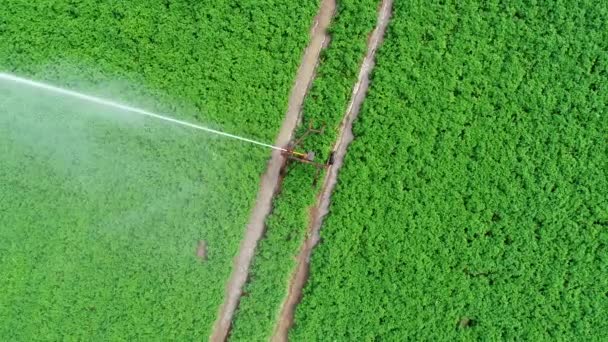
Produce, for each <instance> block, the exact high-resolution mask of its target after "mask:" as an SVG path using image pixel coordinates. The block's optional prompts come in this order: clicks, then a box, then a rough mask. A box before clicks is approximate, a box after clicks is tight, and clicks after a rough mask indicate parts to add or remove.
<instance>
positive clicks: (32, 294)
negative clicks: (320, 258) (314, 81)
mask: <svg viewBox="0 0 608 342" xmlns="http://www.w3.org/2000/svg"><path fill="white" fill-rule="evenodd" d="M315 10H316V2H307V3H303V4H302V3H293V2H290V1H267V2H258V1H240V2H239V4H234V3H233V2H230V1H219V2H218V1H214V2H206V3H201V2H197V3H196V4H191V3H190V2H186V1H172V2H171V3H169V2H166V1H146V2H141V1H120V2H115V1H111V2H104V3H99V2H94V1H81V2H78V3H75V2H72V1H35V2H31V1H21V0H9V1H4V2H3V3H2V10H1V11H0V70H3V71H7V72H15V73H17V74H20V75H23V76H30V77H34V78H36V79H39V80H46V81H50V82H51V83H55V84H58V85H62V86H66V87H69V88H73V89H75V90H85V91H87V92H89V93H93V94H97V95H102V96H106V97H112V98H113V99H116V100H119V101H122V102H126V103H130V104H135V105H140V106H142V107H144V108H145V109H148V110H153V111H157V112H160V113H163V114H164V113H167V114H169V115H172V116H174V117H179V118H183V119H187V120H189V121H193V122H200V123H203V124H207V125H211V126H212V127H213V128H217V129H222V130H227V131H229V132H230V133H235V134H243V135H245V136H247V137H250V138H255V139H260V140H264V141H272V139H274V137H275V135H276V133H277V131H278V129H279V126H280V123H281V122H282V119H283V116H284V110H285V108H286V104H287V95H288V93H289V89H290V88H291V85H292V83H293V77H294V75H295V71H296V68H297V65H298V63H299V59H300V54H301V52H302V51H303V48H304V46H305V44H306V40H307V33H308V29H309V27H310V22H311V18H312V15H313V13H314V12H315ZM0 152H1V155H2V162H1V163H0V274H2V277H0V288H2V291H0V321H1V322H2V324H0V339H2V340H32V339H45V340H65V339H76V340H83V339H84V340H90V339H93V340H116V339H125V340H153V339H162V340H193V339H205V338H207V336H208V335H209V333H210V329H211V326H212V324H213V321H214V320H215V318H216V314H217V311H218V307H219V305H220V304H221V302H222V300H223V294H224V285H225V282H226V281H227V279H228V276H229V274H230V272H231V266H232V258H233V256H234V255H235V253H236V252H237V249H238V245H239V241H240V240H241V238H242V235H243V231H244V229H245V226H246V222H247V220H248V215H249V211H250V208H251V206H252V205H253V202H254V200H255V195H256V192H257V190H258V181H259V175H260V174H261V173H262V172H263V169H264V166H265V162H266V160H267V158H268V156H269V153H268V151H267V150H264V149H259V148H256V147H253V146H248V145H244V144H242V143H240V142H235V141H229V140H224V139H222V138H217V137H210V136H207V135H204V134H202V133H200V132H196V131H187V130H184V129H182V128H178V127H172V126H170V125H166V124H163V123H159V122H155V121H150V120H146V119H142V118H133V117H129V116H128V114H125V113H117V112H114V111H113V110H109V109H107V108H101V107H98V106H89V105H87V104H83V103H80V102H78V101H72V100H65V99H60V98H56V97H52V96H48V95H45V94H43V93H39V92H33V91H31V90H28V89H24V88H21V87H19V88H15V87H13V86H11V85H8V84H6V83H4V82H2V83H0ZM243 156H247V157H246V158H243ZM199 240H205V241H207V245H208V257H209V258H208V261H207V262H204V263H201V262H199V261H198V260H197V258H196V257H195V255H196V246H197V243H198V241H199Z"/></svg>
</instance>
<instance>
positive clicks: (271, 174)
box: [210, 0, 336, 341]
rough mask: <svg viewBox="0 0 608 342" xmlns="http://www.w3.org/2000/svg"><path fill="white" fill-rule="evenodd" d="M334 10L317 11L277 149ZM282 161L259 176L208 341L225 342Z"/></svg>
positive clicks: (330, 6) (330, 3) (294, 118)
mask: <svg viewBox="0 0 608 342" xmlns="http://www.w3.org/2000/svg"><path fill="white" fill-rule="evenodd" d="M335 8H336V2H335V0H322V1H321V4H320V7H319V11H318V13H317V15H316V16H315V19H314V22H313V26H312V28H311V31H310V43H309V45H308V47H307V48H306V50H305V52H304V54H303V56H302V62H301V63H300V66H299V68H298V72H297V76H296V79H295V82H294V86H293V88H292V90H291V94H290V97H289V102H288V108H287V113H286V116H285V119H284V121H283V124H282V126H281V130H280V131H279V135H278V137H277V139H276V141H275V145H276V146H285V145H287V143H288V142H289V141H290V139H291V136H292V134H293V132H294V130H295V129H296V126H297V123H298V119H299V114H300V111H301V108H302V104H303V102H304V98H305V96H306V93H307V91H308V89H309V87H310V85H311V84H312V81H313V78H314V71H315V68H316V66H317V64H318V61H319V58H320V53H321V50H322V49H323V48H324V47H325V46H326V44H327V40H328V36H327V29H328V27H329V24H330V22H331V19H332V17H333V15H334V12H335ZM283 158H284V157H283V156H282V154H281V152H280V151H273V153H272V157H271V159H270V161H269V162H268V168H267V170H266V172H265V173H264V175H263V176H262V180H261V185H260V190H259V192H258V195H257V199H256V202H255V206H254V208H253V210H252V213H251V218H250V220H249V223H248V224H247V229H246V231H245V236H244V238H243V240H242V242H241V247H240V249H239V254H238V255H237V257H236V258H235V261H234V268H233V271H232V275H231V276H230V280H229V282H228V284H227V285H226V294H225V299H224V303H223V304H222V305H221V307H220V309H219V312H218V318H217V320H216V322H215V324H214V327H213V332H212V335H211V336H210V340H211V341H225V340H226V339H227V337H228V334H229V332H230V327H231V323H232V317H233V315H234V312H235V310H236V307H237V306H238V303H239V300H240V297H241V295H242V290H243V286H244V284H245V283H246V281H247V276H248V274H249V267H250V265H251V261H252V259H253V256H254V254H255V249H256V246H257V243H258V241H259V240H260V238H261V237H262V235H263V233H264V228H265V220H266V217H267V216H268V214H269V213H270V211H271V210H272V198H273V197H274V195H275V193H276V191H277V189H278V187H279V183H280V175H279V173H280V169H281V167H282V165H283Z"/></svg>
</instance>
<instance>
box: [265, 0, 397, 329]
mask: <svg viewBox="0 0 608 342" xmlns="http://www.w3.org/2000/svg"><path fill="white" fill-rule="evenodd" d="M392 6H393V0H383V1H382V4H381V6H380V10H379V11H378V23H377V24H376V28H375V29H374V31H373V32H372V34H371V36H370V37H369V39H368V42H367V53H366V55H365V59H364V60H363V63H362V65H361V70H360V71H359V78H358V80H357V83H356V84H355V87H354V89H353V93H352V97H351V102H350V103H349V105H348V108H347V110H346V114H345V116H344V119H343V121H342V126H341V128H340V134H339V136H338V140H337V142H336V145H335V148H334V151H335V154H334V156H335V159H334V164H333V165H332V166H331V167H330V168H329V169H328V171H327V176H326V178H325V182H324V184H323V187H322V189H321V192H320V193H319V195H318V196H317V205H316V206H315V207H314V208H313V209H311V220H310V225H309V227H308V238H307V239H306V241H305V242H304V244H303V245H302V247H301V249H300V254H299V255H298V267H297V269H296V271H295V273H294V274H293V276H292V280H291V284H290V288H289V294H288V296H287V299H286V300H285V301H284V303H283V307H282V310H281V316H280V317H279V321H278V324H277V327H276V329H275V333H274V336H273V338H272V340H273V341H287V340H288V333H289V329H290V328H291V326H292V325H293V319H294V314H295V310H296V307H297V305H298V303H299V302H300V300H301V297H302V290H303V288H304V285H305V284H306V281H307V280H308V274H309V270H310V264H309V262H310V255H311V253H312V250H313V248H314V247H315V245H316V244H317V243H318V242H319V238H320V235H319V231H320V230H321V225H322V223H323V218H324V217H325V215H327V213H328V211H329V204H330V197H331V194H332V192H333V189H334V187H335V185H336V182H337V180H338V172H339V170H340V168H341V167H342V164H343V162H344V156H345V154H346V149H347V148H348V145H349V144H350V143H351V142H352V140H353V133H352V124H353V121H354V120H355V119H356V117H357V115H358V114H359V110H360V108H361V104H362V103H363V100H364V99H365V95H366V93H367V89H368V88H369V76H370V73H371V71H372V69H373V68H374V65H375V59H374V58H375V55H376V50H377V48H378V46H379V45H380V44H381V43H382V40H383V37H384V33H385V32H386V28H387V26H388V22H389V19H390V16H391V9H392Z"/></svg>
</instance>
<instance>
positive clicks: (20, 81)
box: [0, 72, 286, 151]
mask: <svg viewBox="0 0 608 342" xmlns="http://www.w3.org/2000/svg"><path fill="white" fill-rule="evenodd" d="M0 80H2V81H7V82H13V83H17V84H21V85H25V86H29V87H32V88H37V89H42V90H44V91H48V92H50V93H54V94H57V95H63V96H69V97H73V98H77V99H80V100H83V101H88V102H93V103H96V104H100V105H104V106H108V107H112V108H116V109H120V110H122V111H125V112H129V113H132V114H139V115H144V116H148V117H152V118H155V119H158V120H163V121H166V122H170V123H173V124H177V125H181V126H186V127H189V128H194V129H198V130H201V131H205V132H208V133H212V134H217V135H221V136H224V137H227V138H232V139H237V140H241V141H244V142H248V143H251V144H256V145H260V146H264V147H268V148H271V149H274V150H279V151H286V149H284V148H281V147H278V146H274V145H270V144H265V143H263V142H259V141H256V140H252V139H248V138H244V137H241V136H238V135H234V134H229V133H225V132H221V131H218V130H215V129H211V128H208V127H204V126H201V125H196V124H193V123H190V122H187V121H182V120H177V119H173V118H170V117H168V116H164V115H160V114H156V113H152V112H149V111H147V110H143V109H140V108H136V107H132V106H128V105H124V104H121V103H118V102H114V101H111V100H106V99H102V98H99V97H96V96H91V95H87V94H83V93H79V92H76V91H73V90H68V89H64V88H60V87H56V86H53V85H50V84H46V83H42V82H37V81H33V80H29V79H27V78H23V77H19V76H15V75H11V74H7V73H2V72H0Z"/></svg>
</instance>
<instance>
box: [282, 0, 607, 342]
mask: <svg viewBox="0 0 608 342" xmlns="http://www.w3.org/2000/svg"><path fill="white" fill-rule="evenodd" d="M607 22H608V6H607V5H606V4H605V3H603V2H598V1H582V2H578V3H577V4H576V5H574V4H568V5H566V4H564V3H560V2H543V3H542V4H541V3H537V2H536V1H515V2H512V1H509V2H498V1H490V2H481V1H470V0H469V1H458V2H448V3H446V2H445V1H432V2H428V1H397V2H396V4H395V11H394V13H393V19H392V23H391V25H390V27H389V32H388V33H387V40H386V41H385V43H384V45H383V47H382V48H381V50H380V51H379V56H378V64H377V67H376V70H375V72H374V77H373V83H372V86H371V89H370V92H369V95H368V98H367V100H366V102H365V104H364V108H363V110H362V113H361V115H360V119H359V120H358V121H357V122H356V123H355V135H356V139H355V141H354V142H353V144H352V145H351V147H350V149H349V152H348V154H347V158H346V161H345V165H344V168H343V169H342V172H341V174H340V176H339V178H340V179H339V184H338V186H337V189H336V192H335V194H334V195H333V197H332V203H333V204H332V207H331V212H330V215H329V217H328V218H327V220H326V222H325V225H324V228H323V230H322V241H323V242H322V243H321V244H320V245H319V246H318V247H317V249H316V250H315V253H314V255H313V258H312V270H311V274H312V276H311V278H310V280H309V283H308V285H307V288H306V291H305V294H304V299H303V302H302V303H301V304H300V306H299V307H298V312H297V315H296V322H295V324H296V325H295V328H294V330H292V334H291V337H292V339H293V340H295V341H304V340H311V341H317V340H349V341H365V340H387V341H393V340H394V341H405V340H429V341H438V340H445V341H452V340H501V339H504V340H513V339H515V340H531V341H539V340H564V341H574V340H601V339H602V338H604V337H605V336H606V331H608V293H607V289H608V277H606V274H608V199H607V197H606V194H608V172H607V171H608V117H607V112H608V107H607V104H608V30H606V23H607Z"/></svg>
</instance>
